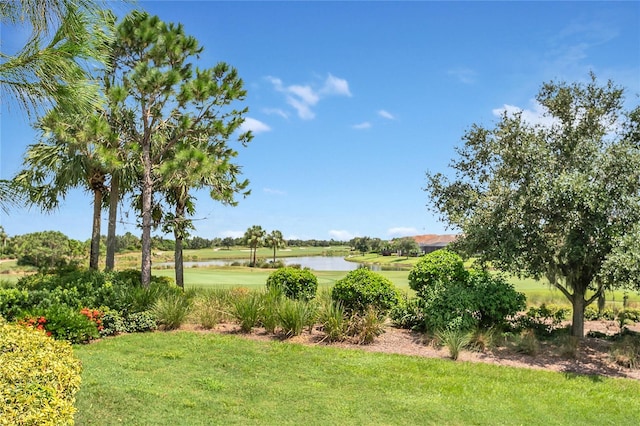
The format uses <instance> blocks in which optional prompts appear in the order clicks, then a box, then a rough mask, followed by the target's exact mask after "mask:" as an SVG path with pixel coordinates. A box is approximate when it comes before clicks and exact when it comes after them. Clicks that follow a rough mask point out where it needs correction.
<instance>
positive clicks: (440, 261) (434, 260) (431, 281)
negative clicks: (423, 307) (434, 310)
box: [409, 249, 467, 297]
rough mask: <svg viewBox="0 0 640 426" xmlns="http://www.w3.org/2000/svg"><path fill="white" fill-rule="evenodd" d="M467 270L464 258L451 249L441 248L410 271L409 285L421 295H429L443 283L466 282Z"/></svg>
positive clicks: (423, 258) (425, 257) (428, 255)
mask: <svg viewBox="0 0 640 426" xmlns="http://www.w3.org/2000/svg"><path fill="white" fill-rule="evenodd" d="M466 279H467V271H466V270H465V269H464V263H463V262H462V258H461V257H460V256H459V255H457V254H456V253H453V252H451V251H449V250H445V249H441V250H436V251H434V252H431V253H429V254H427V255H425V256H423V257H422V259H420V260H419V261H418V263H416V265H415V266H414V267H413V268H412V269H411V271H410V272H409V287H411V288H412V289H413V290H415V292H416V293H417V294H418V296H419V297H427V296H428V293H429V292H432V291H437V288H438V287H439V286H442V285H447V284H451V283H460V282H464V281H465V280H466Z"/></svg>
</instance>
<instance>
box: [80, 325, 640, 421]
mask: <svg viewBox="0 0 640 426" xmlns="http://www.w3.org/2000/svg"><path fill="white" fill-rule="evenodd" d="M74 349H75V353H76V355H77V356H78V357H79V358H80V359H81V360H82V364H83V373H82V387H81V389H80V391H79V393H78V395H77V403H76V407H77V408H78V410H79V412H78V413H77V414H76V424H77V425H122V424H126V425H212V424H220V425H230V424H238V425H251V424H260V425H264V424H267V425H281V424H296V425H302V424H318V425H320V424H323V425H352V424H358V425H382V424H384V425H407V424H420V425H429V424H434V425H436V424H437V425H442V424H446V425H468V424H474V425H514V424H527V425H568V424H574V425H578V424H611V425H632V424H638V422H640V411H639V410H638V409H637V395H639V394H640V382H637V381H634V380H629V379H606V378H598V377H594V378H590V377H578V376H574V375H565V374H561V373H552V372H546V371H534V370H528V369H515V368H509V367H500V366H493V365H486V364H472V363H462V362H459V363H458V362H453V361H447V360H440V359H425V358H419V357H408V356H402V355H391V354H380V353H369V352H364V351H359V350H344V349H342V350H341V349H337V348H332V347H323V346H315V347H306V346H302V345H297V344H292V343H287V342H257V341H250V340H245V339H243V338H241V337H238V336H221V335H216V334H201V333H194V332H174V333H161V332H158V333H150V334H131V335H123V336H118V337H115V338H109V339H104V340H102V341H99V342H96V343H94V344H90V345H84V346H76V347H75V348H74Z"/></svg>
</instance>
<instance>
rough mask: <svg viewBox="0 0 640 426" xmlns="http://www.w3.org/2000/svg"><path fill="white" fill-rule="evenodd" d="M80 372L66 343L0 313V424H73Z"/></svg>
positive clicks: (78, 364) (78, 365)
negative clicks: (8, 322)
mask: <svg viewBox="0 0 640 426" xmlns="http://www.w3.org/2000/svg"><path fill="white" fill-rule="evenodd" d="M80 371H81V365H80V361H79V360H77V359H76V358H75V357H74V356H73V353H72V349H71V345H70V344H69V343H68V342H58V341H55V340H53V339H51V338H50V337H47V336H46V335H45V333H43V332H42V331H39V330H34V329H31V328H27V327H24V326H20V325H16V324H7V323H5V322H4V320H2V319H1V318H0V401H2V403H0V423H2V424H10V425H36V424H37V425H64V424H73V415H74V412H75V408H74V406H73V405H74V402H75V394H76V392H77V391H78V389H79V388H80Z"/></svg>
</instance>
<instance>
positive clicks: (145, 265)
mask: <svg viewBox="0 0 640 426" xmlns="http://www.w3.org/2000/svg"><path fill="white" fill-rule="evenodd" d="M150 150H151V147H150V146H149V144H148V143H143V148H142V163H143V166H142V265H141V267H140V280H141V282H142V286H143V287H144V288H149V285H150V284H151V198H152V193H153V180H152V177H151V153H150Z"/></svg>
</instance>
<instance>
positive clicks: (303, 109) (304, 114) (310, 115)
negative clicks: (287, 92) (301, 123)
mask: <svg viewBox="0 0 640 426" xmlns="http://www.w3.org/2000/svg"><path fill="white" fill-rule="evenodd" d="M287 103H288V104H289V105H291V106H292V107H293V108H294V109H295V110H296V111H297V112H298V117H300V118H302V119H303V120H312V119H314V118H315V117H316V114H315V113H314V112H313V111H311V108H310V106H309V105H308V104H306V103H304V102H303V101H301V100H299V99H296V98H294V97H292V96H287Z"/></svg>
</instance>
